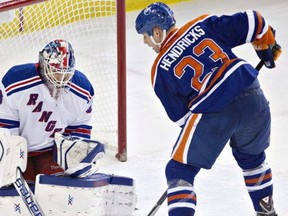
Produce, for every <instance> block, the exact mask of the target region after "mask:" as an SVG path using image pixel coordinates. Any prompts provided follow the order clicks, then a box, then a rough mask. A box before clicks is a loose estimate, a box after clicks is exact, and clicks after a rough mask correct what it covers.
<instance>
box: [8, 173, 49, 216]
mask: <svg viewBox="0 0 288 216" xmlns="http://www.w3.org/2000/svg"><path fill="white" fill-rule="evenodd" d="M13 184H14V187H15V189H16V190H17V192H18V194H19V196H21V198H22V200H23V202H24V203H25V205H26V207H27V209H28V210H29V212H30V214H31V215H32V216H44V213H43V210H42V209H41V207H40V205H39V204H38V203H37V201H36V199H35V196H34V194H33V192H32V191H31V189H30V188H29V186H28V184H27V182H26V180H25V179H24V178H23V176H22V174H21V170H20V168H19V167H17V169H16V181H15V182H14V183H13Z"/></svg>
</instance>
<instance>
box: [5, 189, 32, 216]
mask: <svg viewBox="0 0 288 216" xmlns="http://www.w3.org/2000/svg"><path fill="white" fill-rule="evenodd" d="M0 212H1V213H3V212H5V215H9V216H30V215H31V214H30V212H29V211H28V210H27V207H26V206H25V204H24V203H23V201H22V198H21V197H20V196H19V194H18V192H17V191H16V189H15V188H14V187H13V186H9V187H3V188H0Z"/></svg>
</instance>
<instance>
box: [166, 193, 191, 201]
mask: <svg viewBox="0 0 288 216" xmlns="http://www.w3.org/2000/svg"><path fill="white" fill-rule="evenodd" d="M180 199H192V200H194V201H196V195H195V194H178V195H174V196H169V197H168V202H170V201H173V200H180Z"/></svg>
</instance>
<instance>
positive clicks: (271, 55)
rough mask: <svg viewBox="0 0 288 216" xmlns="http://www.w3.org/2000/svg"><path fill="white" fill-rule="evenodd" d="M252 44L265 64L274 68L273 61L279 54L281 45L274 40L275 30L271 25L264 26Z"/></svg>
mask: <svg viewBox="0 0 288 216" xmlns="http://www.w3.org/2000/svg"><path fill="white" fill-rule="evenodd" d="M252 45H253V47H254V49H255V51H256V53H257V55H258V57H259V58H260V59H261V60H262V61H263V62H264V64H265V66H266V67H267V68H274V67H275V61H276V60H277V58H278V57H279V56H280V54H281V46H280V45H279V44H278V43H277V42H276V40H275V30H274V29H273V28H272V27H271V26H268V27H266V26H265V27H264V28H262V31H261V32H260V33H259V34H258V35H257V37H256V39H255V40H254V41H253V42H252Z"/></svg>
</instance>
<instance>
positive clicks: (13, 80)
mask: <svg viewBox="0 0 288 216" xmlns="http://www.w3.org/2000/svg"><path fill="white" fill-rule="evenodd" d="M37 68H38V65H37V64H24V65H18V66H14V67H12V68H11V69H10V70H9V71H8V72H7V73H6V74H5V76H4V77H3V79H2V82H1V84H0V127H2V128H8V129H10V130H11V131H12V133H13V134H15V135H20V136H23V137H25V138H26V139H27V142H28V151H29V152H35V151H42V150H47V149H49V148H51V146H52V145H53V140H54V139H53V137H54V133H55V132H60V133H64V134H70V135H73V136H79V137H83V138H88V139H89V138H90V134H91V129H92V126H91V123H90V121H91V117H92V113H91V112H92V108H91V107H92V102H93V96H94V90H93V87H92V85H91V83H90V82H89V80H88V79H87V78H86V76H85V75H84V74H83V73H81V72H80V71H77V70H76V71H75V74H74V76H73V78H72V80H71V81H70V82H69V84H68V87H66V88H65V89H64V88H63V89H61V91H62V92H61V93H60V96H59V98H58V99H55V98H53V97H51V94H50V91H49V89H48V87H47V86H46V85H45V83H44V82H43V80H42V79H41V77H40V76H39V73H38V69H37Z"/></svg>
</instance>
